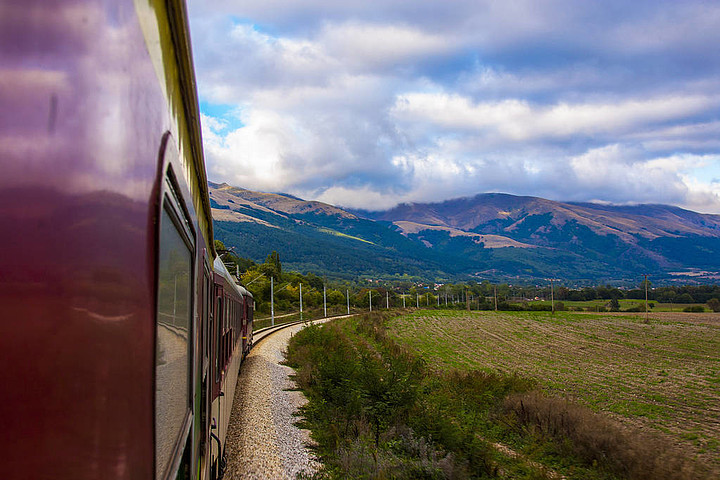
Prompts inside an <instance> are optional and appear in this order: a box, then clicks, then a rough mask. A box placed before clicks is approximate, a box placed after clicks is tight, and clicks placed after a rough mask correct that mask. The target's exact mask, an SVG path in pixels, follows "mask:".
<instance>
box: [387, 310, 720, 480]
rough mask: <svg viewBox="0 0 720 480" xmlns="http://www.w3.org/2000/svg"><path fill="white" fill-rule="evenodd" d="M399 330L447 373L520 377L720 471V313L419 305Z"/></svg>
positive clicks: (397, 323) (396, 324)
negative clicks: (659, 437)
mask: <svg viewBox="0 0 720 480" xmlns="http://www.w3.org/2000/svg"><path fill="white" fill-rule="evenodd" d="M390 331H391V333H392V335H393V336H395V337H397V338H399V339H401V340H402V341H403V342H405V343H407V344H409V345H411V346H412V347H413V348H414V349H416V350H417V351H419V352H421V353H422V355H423V357H424V358H425V359H426V360H427V361H428V362H429V363H430V364H431V365H433V366H434V367H436V368H438V369H447V368H457V369H460V370H467V369H472V368H480V369H484V370H488V371H502V372H505V373H518V374H519V375H521V376H524V377H531V378H533V379H536V380H537V381H539V382H540V384H541V385H542V386H543V387H544V389H545V390H546V391H548V392H550V393H553V394H556V395H559V396H566V397H569V398H571V399H573V400H575V401H578V402H579V403H582V404H585V405H587V406H589V407H591V408H592V409H593V410H596V411H600V412H607V413H609V414H610V415H611V416H613V417H615V418H616V419H619V420H621V421H622V422H623V423H625V424H626V425H632V426H634V427H638V428H641V429H648V428H650V429H655V430H659V431H661V432H664V433H665V434H667V435H669V436H671V437H672V439H673V441H674V442H677V443H678V444H679V445H681V446H682V447H683V449H685V450H686V451H687V452H688V454H690V455H699V456H700V457H701V458H703V459H704V460H705V461H707V462H709V463H710V464H712V465H713V466H714V468H715V469H718V471H719V472H720V314H711V313H704V314H687V313H682V314H681V313H653V314H651V316H650V322H649V323H648V324H646V323H644V317H643V315H638V314H635V315H629V314H598V315H596V314H589V313H569V312H559V313H556V314H555V315H551V314H550V313H549V312H457V311H455V312H448V311H422V310H421V311H417V312H414V313H412V314H407V315H404V316H401V317H398V318H396V319H394V320H392V321H391V323H390Z"/></svg>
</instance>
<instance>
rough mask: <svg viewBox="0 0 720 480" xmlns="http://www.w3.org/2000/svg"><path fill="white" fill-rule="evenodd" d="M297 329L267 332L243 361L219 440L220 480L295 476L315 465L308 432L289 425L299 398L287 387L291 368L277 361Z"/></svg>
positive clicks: (301, 400)
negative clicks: (223, 459) (223, 461)
mask: <svg viewBox="0 0 720 480" xmlns="http://www.w3.org/2000/svg"><path fill="white" fill-rule="evenodd" d="M301 328H302V325H296V326H293V327H289V328H286V329H284V330H281V331H279V332H277V333H275V334H273V335H271V336H269V337H268V338H266V339H265V340H263V341H262V343H259V344H258V345H256V346H255V347H254V348H253V349H252V351H251V352H250V354H249V355H248V356H247V358H246V359H245V360H244V361H243V364H242V367H241V369H240V376H239V378H238V385H237V389H236V392H235V399H234V403H233V409H232V414H231V416H230V427H229V430H228V434H227V438H226V440H225V441H226V452H227V470H226V474H225V478H226V479H229V480H234V479H295V478H296V477H297V475H298V474H299V473H304V474H311V473H312V472H315V471H317V469H318V468H319V463H318V461H317V459H316V458H315V457H314V456H313V454H312V453H311V452H310V451H309V450H308V448H307V445H308V444H309V443H310V442H311V440H310V437H309V432H308V431H307V430H301V429H299V428H298V427H296V426H295V425H294V423H295V422H296V421H297V420H298V418H297V417H296V416H295V415H294V414H295V413H296V412H297V410H298V408H299V407H300V406H301V405H303V404H304V403H305V402H306V400H305V397H304V396H303V394H302V393H301V392H299V391H294V390H290V389H293V388H295V383H294V382H293V381H292V380H291V379H290V378H289V376H290V375H292V374H293V370H292V369H291V368H290V367H286V366H284V365H280V362H282V361H283V360H284V357H283V352H284V351H285V349H286V348H287V344H288V341H289V339H290V337H291V335H294V334H295V333H296V332H298V331H299V330H300V329H301Z"/></svg>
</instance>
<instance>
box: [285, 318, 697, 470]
mask: <svg viewBox="0 0 720 480" xmlns="http://www.w3.org/2000/svg"><path fill="white" fill-rule="evenodd" d="M447 315H448V316H447V317H446V318H445V320H449V319H451V318H452V315H453V314H451V313H449V312H448V313H447ZM455 315H456V316H457V314H455ZM418 318H420V317H419V316H418V315H417V314H406V315H405V316H403V317H402V318H401V319H390V316H389V315H388V314H375V315H365V316H363V317H362V318H357V317H356V318H352V319H345V320H336V321H334V322H332V323H330V324H325V325H323V326H310V327H308V328H306V329H304V330H302V331H301V332H299V333H298V334H297V335H295V336H294V337H293V339H292V340H291V342H290V345H289V348H288V355H287V358H288V364H290V365H291V366H293V367H294V368H295V369H296V371H297V375H296V380H297V382H298V384H299V386H300V387H301V388H302V389H303V391H304V392H305V394H306V396H307V397H308V400H309V402H308V404H307V405H306V406H305V407H303V408H302V412H301V413H302V416H303V420H302V421H301V425H302V426H304V427H307V428H309V429H310V430H311V432H312V437H313V439H314V440H315V441H316V442H317V451H318V454H319V455H320V456H321V459H322V460H323V469H322V471H321V472H319V473H318V474H316V475H315V478H324V479H330V478H333V479H334V478H368V479H370V478H372V479H381V478H387V479H390V478H397V479H415V478H427V479H440V478H454V479H463V478H517V479H546V478H560V477H559V475H563V476H564V477H565V478H569V479H590V480H592V479H603V480H610V479H615V478H618V479H619V478H634V479H650V478H665V479H680V478H703V477H704V475H705V473H704V472H703V471H702V470H701V467H699V466H698V465H696V464H694V463H693V462H691V461H689V460H687V458H686V457H685V456H684V455H683V454H682V453H681V452H678V451H677V450H675V449H674V448H673V447H672V445H671V444H670V443H668V442H666V441H664V440H663V439H661V438H660V437H659V436H657V435H649V434H646V433H638V432H637V431H634V430H629V429H626V428H621V427H619V426H618V425H617V424H615V423H614V422H612V421H610V420H608V419H606V418H604V417H603V416H601V415H598V414H595V413H593V412H591V411H590V410H589V409H588V408H585V407H581V406H578V405H574V404H572V403H570V402H568V401H566V400H563V399H558V398H554V397H550V396H547V395H545V394H543V393H541V392H539V391H538V390H537V389H536V386H537V385H538V383H537V382H536V381H535V380H533V379H529V378H528V377H522V376H518V375H516V374H510V373H502V372H498V371H496V370H495V371H488V370H481V369H469V368H465V369H453V368H448V367H447V366H443V367H442V368H438V364H437V363H433V362H430V363H428V362H426V361H425V360H424V359H423V358H422V357H421V356H419V355H417V354H416V353H414V352H413V351H412V350H411V349H408V348H407V347H406V346H404V343H403V342H398V341H396V340H394V339H393V338H392V337H391V336H390V335H389V334H388V330H387V325H390V326H391V327H392V330H391V331H392V332H395V335H396V334H397V328H396V327H397V325H398V324H403V325H404V324H406V321H407V320H408V319H418ZM393 336H394V335H393ZM438 343H439V342H435V344H436V345H437V344H438ZM459 343H461V342H459ZM455 346H456V345H446V346H445V347H447V351H445V352H444V353H443V354H442V355H440V357H441V358H445V357H449V356H451V353H450V351H451V350H452V349H453V347H455ZM438 347H440V346H439V345H438ZM431 357H434V355H431Z"/></svg>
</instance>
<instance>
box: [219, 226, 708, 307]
mask: <svg viewBox="0 0 720 480" xmlns="http://www.w3.org/2000/svg"><path fill="white" fill-rule="evenodd" d="M215 246H216V250H217V251H218V252H219V254H220V255H221V258H222V260H223V262H224V263H225V265H226V266H227V267H228V270H230V272H231V273H233V274H235V273H238V274H239V278H240V282H241V283H242V285H243V286H245V288H247V289H248V290H249V291H250V292H251V293H252V294H253V296H254V297H255V301H256V308H257V309H258V311H260V312H269V311H270V293H271V279H272V284H273V285H272V290H273V294H274V302H275V309H276V310H277V311H278V312H283V311H297V310H298V309H299V303H300V288H302V297H303V300H302V301H303V307H304V308H317V307H322V306H323V294H325V301H326V302H327V305H328V306H329V307H340V306H346V305H347V304H348V298H347V297H348V296H349V297H350V298H349V304H350V306H351V307H354V308H359V309H369V308H370V304H371V303H372V306H373V309H379V308H386V307H387V306H388V305H389V306H390V307H404V306H407V307H414V306H420V307H430V306H442V307H445V306H448V307H455V308H465V307H466V306H467V304H468V303H470V304H471V307H472V308H473V309H483V310H489V309H494V308H496V307H497V308H498V309H501V310H504V309H508V308H509V309H516V306H517V305H518V304H524V308H527V309H542V308H544V306H541V305H533V304H530V305H528V302H532V301H534V300H550V299H551V298H553V299H554V300H555V301H556V302H567V301H571V302H572V301H592V300H607V301H608V304H609V305H611V304H612V305H615V304H617V302H618V301H619V300H623V299H636V300H644V299H645V286H646V285H645V282H646V281H641V282H639V283H638V286H637V287H636V288H632V289H621V288H617V287H613V286H610V285H604V286H603V285H601V286H596V287H584V288H579V289H574V288H570V287H567V286H563V285H562V284H561V282H555V284H554V286H552V285H551V284H550V282H549V281H548V283H547V284H546V285H510V284H507V283H501V284H493V283H491V282H489V281H487V280H485V281H481V282H476V281H470V282H463V283H443V284H439V283H428V282H420V281H411V280H405V281H403V280H394V281H379V280H370V279H364V280H363V279H358V280H355V281H349V280H345V281H342V280H335V281H330V282H329V281H328V280H327V279H326V278H323V277H320V276H318V275H316V274H313V273H307V274H301V273H299V272H288V271H283V268H282V263H281V261H280V256H279V255H278V253H277V252H276V251H273V252H272V253H270V254H269V255H268V256H267V258H266V260H265V261H264V262H263V263H256V262H254V261H253V260H250V259H247V258H242V257H240V256H238V255H236V254H235V253H234V252H233V251H232V249H230V250H228V249H226V248H225V245H223V243H222V242H220V241H219V240H216V241H215ZM301 285H302V287H301ZM647 287H648V288H647V295H648V300H650V301H653V302H660V303H673V304H708V306H709V307H710V308H711V309H713V310H715V311H720V301H719V302H718V303H717V304H716V303H715V302H713V300H714V299H720V285H684V286H662V287H653V286H652V284H651V282H649V281H647ZM547 307H548V308H549V307H550V306H549V305H548V306H547ZM560 308H562V306H561V307H560ZM556 309H557V308H556Z"/></svg>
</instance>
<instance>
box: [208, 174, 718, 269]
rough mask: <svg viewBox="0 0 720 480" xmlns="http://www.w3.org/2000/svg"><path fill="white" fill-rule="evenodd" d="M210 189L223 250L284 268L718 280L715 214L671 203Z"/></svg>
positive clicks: (216, 186)
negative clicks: (414, 199)
mask: <svg viewBox="0 0 720 480" xmlns="http://www.w3.org/2000/svg"><path fill="white" fill-rule="evenodd" d="M210 194H211V203H212V206H213V216H214V218H215V225H216V231H218V233H219V236H220V239H221V240H223V241H224V242H225V243H226V244H228V241H230V244H231V245H233V243H232V239H230V237H232V238H234V239H236V240H235V241H236V243H238V247H239V250H238V251H239V252H240V251H243V247H244V249H245V250H248V251H249V256H250V257H251V258H253V257H254V259H255V260H262V259H263V258H264V256H266V255H267V254H268V253H269V251H267V252H266V253H265V251H263V253H260V251H259V250H262V249H263V248H265V250H267V249H268V248H269V249H270V250H277V251H278V252H279V253H280V254H281V256H282V258H283V259H284V263H289V264H290V265H293V266H296V267H298V268H300V269H303V268H304V269H305V270H306V271H315V272H316V273H326V274H337V275H341V276H342V275H345V276H358V275H359V276H363V275H364V276H396V277H397V276H402V275H404V274H409V275H415V276H420V277H425V278H428V279H430V278H435V279H442V278H481V277H488V276H492V277H494V278H506V279H508V278H509V279H525V280H528V281H530V280H532V279H538V278H548V277H551V276H552V277H558V276H564V277H565V278H568V279H572V280H577V281H584V282H590V283H592V282H595V283H597V282H601V281H606V282H612V281H623V280H625V279H629V278H633V277H637V276H638V275H641V274H644V273H651V274H653V275H655V276H657V277H659V278H664V279H665V280H666V281H668V282H672V281H673V280H674V279H681V278H682V279H685V280H687V279H693V280H702V281H717V280H719V279H720V273H718V271H717V270H719V269H720V267H718V263H719V262H718V261H717V260H716V259H717V258H720V215H713V214H701V213H697V212H692V211H690V210H685V209H682V208H679V207H674V206H668V205H655V204H649V205H636V206H613V205H605V204H594V203H579V202H556V201H552V200H547V199H543V198H539V197H529V196H514V195H510V194H498V193H489V194H478V195H475V196H472V197H463V198H458V199H451V200H446V201H444V202H436V203H428V204H421V203H414V204H401V205H398V206H396V207H394V208H392V209H388V210H384V211H376V212H369V211H363V210H345V209H342V208H339V207H336V206H333V205H330V204H326V203H323V202H317V201H305V200H302V199H300V198H298V197H295V196H292V195H286V194H277V193H263V192H253V191H251V190H246V189H242V188H237V187H232V186H230V185H227V184H215V183H210ZM260 238H262V239H263V242H264V244H267V246H264V245H263V244H262V243H261V242H259V240H258V239H260ZM243 242H244V245H243ZM281 250H283V251H281ZM311 252H315V253H311ZM313 255H314V256H313ZM678 272H680V273H681V274H679V273H678ZM683 272H684V273H685V274H686V275H685V276H683V274H682V273H683Z"/></svg>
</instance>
